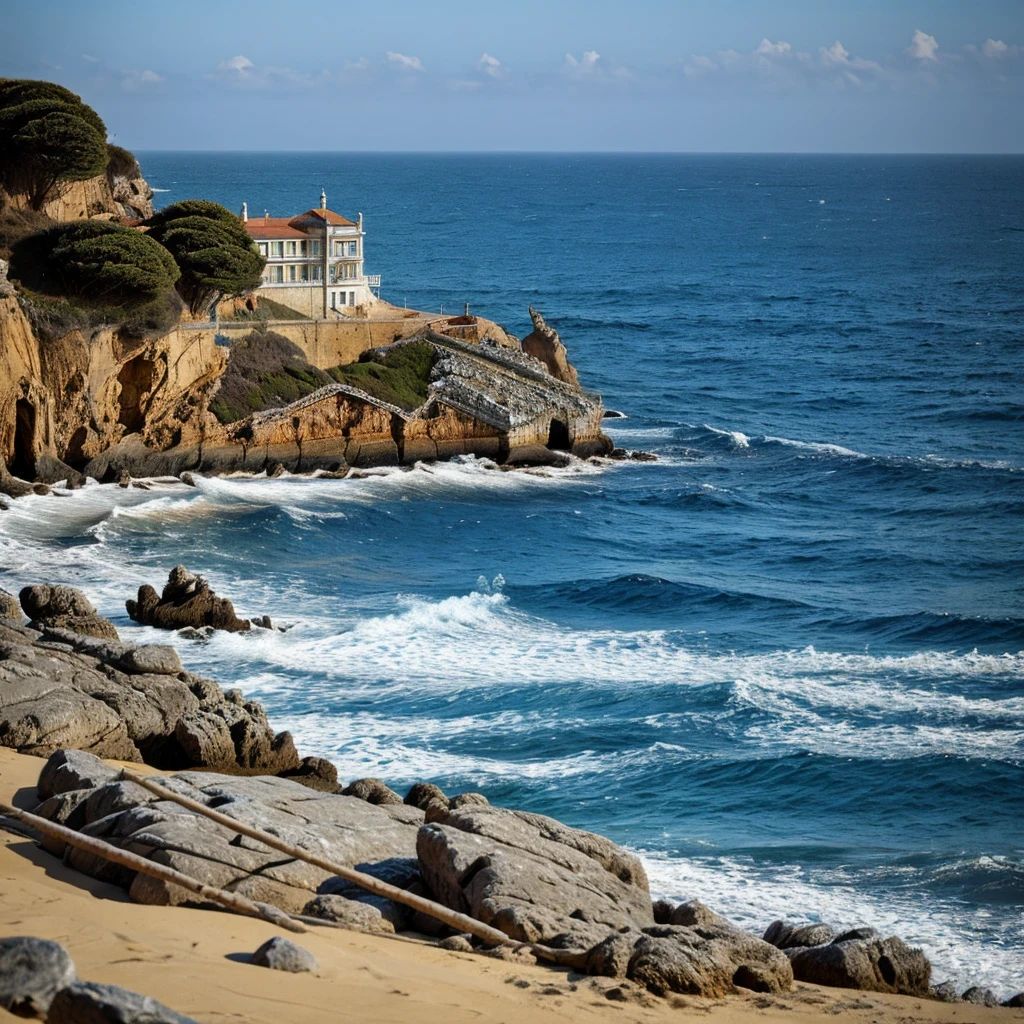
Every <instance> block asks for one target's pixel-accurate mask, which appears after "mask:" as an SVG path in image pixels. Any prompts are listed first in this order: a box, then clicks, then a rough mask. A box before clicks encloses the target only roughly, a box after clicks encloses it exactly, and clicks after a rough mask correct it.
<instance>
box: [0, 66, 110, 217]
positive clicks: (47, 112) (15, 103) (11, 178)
mask: <svg viewBox="0 0 1024 1024" xmlns="http://www.w3.org/2000/svg"><path fill="white" fill-rule="evenodd" d="M107 159H108V156H107V145H106V127H105V126H104V124H103V121H102V120H101V119H100V116H99V115H98V114H97V113H96V111H95V110H93V109H92V107H90V106H87V105H86V104H84V103H82V101H81V99H80V98H79V97H78V96H76V95H75V94H74V93H73V92H70V91H69V90H67V89H64V88H62V87H61V86H59V85H54V84H53V83H52V82H33V81H27V80H23V79H0V182H2V184H3V187H4V188H5V189H6V190H7V191H8V192H12V193H15V192H17V193H24V194H25V195H27V196H28V197H29V202H30V204H31V206H32V208H33V209H35V210H38V209H40V208H41V207H42V206H43V204H44V203H46V201H47V200H48V199H50V198H51V197H52V196H53V195H54V194H55V193H56V192H57V191H59V187H60V185H61V184H62V183H63V182H67V181H83V180H85V179H86V178H93V177H95V176H96V175H98V174H102V173H103V171H104V169H105V168H106V166H107Z"/></svg>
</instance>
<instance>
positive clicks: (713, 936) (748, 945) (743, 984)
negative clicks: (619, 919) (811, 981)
mask: <svg viewBox="0 0 1024 1024" xmlns="http://www.w3.org/2000/svg"><path fill="white" fill-rule="evenodd" d="M586 970H587V971H588V973H591V974H604V975H607V976H609V977H623V976H625V977H627V978H629V979H630V980H631V981H635V982H636V983H637V984H640V985H644V986H645V987H647V988H648V989H650V990H651V991H652V992H654V993H655V994H656V995H667V994H668V993H669V992H680V993H685V994H689V995H697V996H705V997H708V998H718V997H721V996H724V995H728V994H729V993H731V992H735V991H736V989H737V988H744V989H751V990H753V991H755V992H786V991H788V990H789V989H790V988H791V987H792V984H793V970H792V968H791V967H790V964H789V960H788V959H787V957H786V955H785V954H784V953H782V952H781V951H780V950H778V949H776V948H775V947H774V946H772V945H770V944H769V943H767V942H764V941H763V940H761V939H758V938H756V937H754V936H753V935H749V934H747V933H746V932H744V931H741V930H740V929H738V928H732V927H725V928H723V927H718V926H714V925H709V926H697V927H694V928H687V927H683V926H675V925H655V926H654V927H651V928H647V929H645V930H644V934H640V935H637V934H636V933H624V934H619V935H611V936H609V937H608V938H606V939H605V940H604V941H603V942H601V943H600V944H598V945H597V946H596V947H594V948H593V949H591V951H590V953H589V954H588V956H587V963H586Z"/></svg>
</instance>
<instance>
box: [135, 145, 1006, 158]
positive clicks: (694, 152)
mask: <svg viewBox="0 0 1024 1024" xmlns="http://www.w3.org/2000/svg"><path fill="white" fill-rule="evenodd" d="M131 152H133V153H195V154H203V155H207V154H220V153H223V154H226V155H229V154H235V155H245V154H266V153H273V154H278V155H284V154H290V155H292V156H342V155H343V156H988V157H993V156H998V157H1024V149H1021V150H1003V151H993V150H984V151H983V150H938V149H936V150H917V151H908V150H896V149H893V150H886V149H877V150H855V149H851V150H842V149H836V150H798V149H792V150H790V149H764V150H755V149H750V150H740V149H191V148H170V147H161V148H157V149H154V148H150V147H138V148H134V149H132V150H131Z"/></svg>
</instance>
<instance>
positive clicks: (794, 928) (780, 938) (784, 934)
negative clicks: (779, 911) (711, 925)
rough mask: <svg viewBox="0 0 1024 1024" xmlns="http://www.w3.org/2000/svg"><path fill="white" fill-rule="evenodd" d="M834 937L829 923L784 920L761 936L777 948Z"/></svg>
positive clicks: (821, 943) (852, 936) (827, 940)
mask: <svg viewBox="0 0 1024 1024" xmlns="http://www.w3.org/2000/svg"><path fill="white" fill-rule="evenodd" d="M673 923H674V922H673ZM847 934H849V933H847ZM835 937H836V930H835V928H833V927H832V925H830V924H787V923H786V922H785V921H772V923H771V924H770V925H768V928H767V930H766V931H765V933H764V936H763V938H764V941H765V942H770V943H771V944H772V945H773V946H777V947H778V948H779V949H797V948H802V947H804V946H821V945H823V944H824V943H826V942H831V941H832V940H833V939H834V938H835ZM850 937H851V938H866V937H867V936H859V935H858V936H854V935H850Z"/></svg>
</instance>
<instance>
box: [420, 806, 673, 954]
mask: <svg viewBox="0 0 1024 1024" xmlns="http://www.w3.org/2000/svg"><path fill="white" fill-rule="evenodd" d="M417 853H418V855H419V859H420V870H421V873H422V875H423V879H424V881H425V882H426V883H427V885H428V886H429V887H430V888H431V889H432V890H433V892H434V893H435V895H436V897H437V899H438V900H439V901H440V902H442V903H444V904H445V905H446V906H448V907H451V908H452V909H453V910H458V911H461V912H463V913H468V914H471V915H472V916H473V917H476V918H477V919H478V920H481V921H483V922H485V923H486V924H491V925H493V926H494V927H496V928H499V929H501V930H502V931H503V932H505V933H506V934H507V935H508V936H510V937H511V938H514V939H519V940H520V941H523V942H544V943H551V944H555V945H560V946H576V947H579V946H582V947H589V946H591V945H593V944H594V943H595V942H599V941H600V940H601V939H602V938H604V937H605V936H606V935H607V934H608V932H609V931H622V930H628V929H634V930H639V929H641V928H644V927H647V926H649V925H653V924H654V915H653V910H652V906H651V898H650V892H649V889H648V886H647V877H646V875H645V874H644V871H643V867H642V865H641V864H640V862H639V860H638V859H637V858H636V857H633V856H632V855H631V854H629V853H627V852H626V851H625V850H622V849H621V848H620V847H618V846H616V845H615V844H614V843H612V842H611V841H610V840H607V839H604V838H603V837H601V836H597V835H594V834H592V833H589V832H582V831H580V830H578V829H573V828H570V827H569V826H567V825H563V824H562V823H561V822H557V821H555V820H554V819H551V818H545V817H544V816H543V815H537V814H529V813H527V812H523V811H509V810H506V809H504V808H498V807H490V806H485V805H476V804H469V805H464V806H462V807H460V808H459V809H458V810H456V811H452V812H450V813H449V814H448V815H447V817H446V819H445V820H444V821H443V822H440V821H435V822H432V823H431V824H427V825H424V826H423V828H421V829H420V831H419V836H418V840H417Z"/></svg>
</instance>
